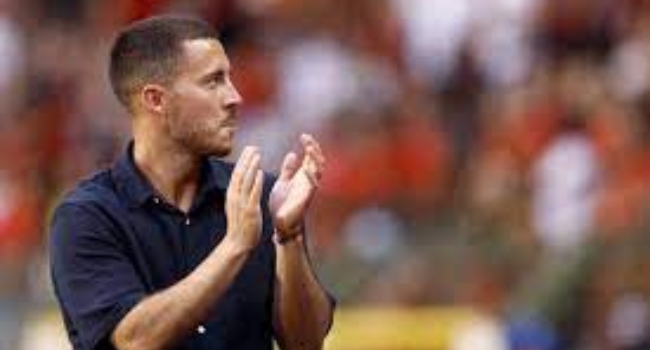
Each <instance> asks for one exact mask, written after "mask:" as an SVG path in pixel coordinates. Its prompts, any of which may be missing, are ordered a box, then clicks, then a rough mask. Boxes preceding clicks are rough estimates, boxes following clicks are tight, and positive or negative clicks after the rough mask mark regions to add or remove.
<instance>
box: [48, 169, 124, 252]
mask: <svg viewBox="0 0 650 350" xmlns="http://www.w3.org/2000/svg"><path fill="white" fill-rule="evenodd" d="M123 208H124V206H123V204H122V202H121V200H120V197H119V196H118V195H117V192H116V189H115V186H114V184H113V181H112V178H111V173H110V170H103V171H100V172H97V173H95V174H93V175H91V176H89V177H87V178H85V179H83V180H81V181H80V182H79V183H78V184H77V186H76V187H75V188H73V189H72V190H70V191H69V192H67V193H66V194H65V195H64V196H63V198H62V199H61V201H60V202H59V203H58V205H57V206H56V207H55V208H54V211H53V213H52V217H51V222H50V229H51V230H50V234H51V236H52V237H51V238H52V239H56V238H57V237H58V236H62V233H65V234H64V235H63V236H65V237H72V236H74V235H79V234H82V233H91V232H93V233H98V232H105V231H108V230H110V231H112V230H113V229H115V228H116V227H117V226H118V225H117V221H118V220H117V218H118V217H119V216H120V213H122V211H123Z"/></svg>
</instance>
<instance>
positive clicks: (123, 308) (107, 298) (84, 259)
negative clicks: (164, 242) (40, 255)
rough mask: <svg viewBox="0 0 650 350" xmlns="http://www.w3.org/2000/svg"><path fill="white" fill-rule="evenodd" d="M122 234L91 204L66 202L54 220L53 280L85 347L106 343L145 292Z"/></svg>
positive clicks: (77, 338)
mask: <svg viewBox="0 0 650 350" xmlns="http://www.w3.org/2000/svg"><path fill="white" fill-rule="evenodd" d="M123 237H124V235H123V234H120V232H119V229H118V228H117V226H116V225H114V224H112V223H111V220H110V218H108V217H107V214H104V213H103V212H102V211H101V210H100V209H99V208H98V207H95V206H93V205H92V204H84V203H79V204H77V203H75V204H64V205H62V206H60V207H59V208H58V209H57V210H56V212H55V214H54V217H53V219H52V224H51V231H50V246H49V249H50V260H51V261H50V263H51V274H52V281H53V283H54V289H55V293H56V296H57V299H58V301H59V303H60V305H61V308H62V310H63V312H64V315H65V316H66V321H67V323H68V324H67V326H68V332H69V333H70V335H71V338H75V339H71V340H72V341H73V343H75V346H81V347H82V348H83V350H95V349H99V348H100V347H102V344H106V343H105V342H106V341H107V340H108V339H109V337H110V335H111V333H112V331H113V329H114V328H115V327H116V326H117V324H118V323H119V321H120V320H121V319H122V318H123V317H124V316H125V315H126V314H127V313H128V312H129V311H130V310H131V309H132V308H133V307H134V306H135V305H136V304H137V303H138V302H139V301H140V300H141V299H142V298H144V296H145V289H144V286H143V283H142V281H141V278H140V277H139V276H138V273H137V271H136V269H135V267H134V265H133V263H132V262H131V259H130V258H129V255H128V252H127V250H126V247H127V244H126V242H125V241H124V240H125V239H124V238H123ZM109 348H110V346H109Z"/></svg>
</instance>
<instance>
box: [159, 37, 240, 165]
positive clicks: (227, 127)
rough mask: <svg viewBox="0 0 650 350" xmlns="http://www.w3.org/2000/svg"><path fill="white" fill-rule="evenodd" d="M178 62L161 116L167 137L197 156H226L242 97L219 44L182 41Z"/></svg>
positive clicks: (214, 41) (202, 40)
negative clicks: (165, 107)
mask: <svg viewBox="0 0 650 350" xmlns="http://www.w3.org/2000/svg"><path fill="white" fill-rule="evenodd" d="M178 64H179V66H178V71H177V74H176V77H175V78H174V80H173V82H172V83H171V84H170V86H169V91H170V97H169V106H168V109H167V113H166V115H165V124H166V127H167V128H168V132H169V135H170V137H171V138H172V139H173V140H174V141H176V142H177V143H178V144H179V145H181V146H182V147H184V148H186V149H188V150H190V151H192V152H193V153H195V154H197V155H202V156H203V155H216V156H220V157H223V156H226V155H228V154H229V153H230V151H231V150H232V147H233V138H234V134H235V122H236V118H237V115H236V114H237V107H238V106H239V104H240V103H241V101H242V99H241V96H240V95H239V92H237V89H236V88H235V87H234V86H233V84H232V82H231V81H230V63H229V61H228V57H227V56H226V53H225V51H224V49H223V47H222V46H221V44H220V43H219V42H218V41H217V40H214V39H196V40H189V41H185V42H184V43H183V54H182V56H181V59H180V60H179V63H178Z"/></svg>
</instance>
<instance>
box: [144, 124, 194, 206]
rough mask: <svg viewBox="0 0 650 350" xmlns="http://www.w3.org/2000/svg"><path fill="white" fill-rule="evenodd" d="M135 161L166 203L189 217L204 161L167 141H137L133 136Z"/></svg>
mask: <svg viewBox="0 0 650 350" xmlns="http://www.w3.org/2000/svg"><path fill="white" fill-rule="evenodd" d="M134 140H135V141H134V146H133V159H134V162H135V164H136V166H137V167H138V169H139V170H140V171H141V172H142V173H143V174H144V176H145V177H146V178H147V180H149V182H150V183H151V184H152V186H153V187H154V188H155V189H156V190H157V191H158V193H159V194H160V195H162V196H163V197H164V199H165V201H166V202H167V203H169V204H172V205H174V206H175V207H176V208H178V209H180V210H181V211H183V212H185V213H187V212H188V211H189V210H190V207H191V205H192V202H193V201H194V197H195V195H196V192H197V189H198V184H199V176H200V169H201V157H198V156H196V155H194V154H191V153H190V152H188V151H187V150H185V149H181V148H179V147H178V145H176V144H174V143H173V142H171V141H169V140H167V142H163V141H160V140H156V139H154V138H146V137H141V138H138V135H137V134H134Z"/></svg>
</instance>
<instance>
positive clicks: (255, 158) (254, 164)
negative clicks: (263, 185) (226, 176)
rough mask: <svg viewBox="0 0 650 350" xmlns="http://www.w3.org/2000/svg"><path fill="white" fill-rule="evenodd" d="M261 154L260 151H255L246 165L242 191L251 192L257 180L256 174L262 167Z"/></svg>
mask: <svg viewBox="0 0 650 350" xmlns="http://www.w3.org/2000/svg"><path fill="white" fill-rule="evenodd" d="M260 160H261V156H260V154H259V152H258V151H253V152H252V154H251V156H250V159H249V161H248V166H247V167H246V172H245V175H244V178H243V179H242V183H241V188H240V191H241V192H243V193H249V192H250V191H251V188H252V187H253V183H254V182H255V176H256V174H257V171H258V170H259V169H260Z"/></svg>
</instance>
